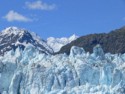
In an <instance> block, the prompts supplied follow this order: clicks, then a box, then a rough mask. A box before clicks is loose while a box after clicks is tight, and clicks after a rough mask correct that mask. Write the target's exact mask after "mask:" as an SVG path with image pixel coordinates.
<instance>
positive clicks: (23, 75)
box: [0, 45, 125, 94]
mask: <svg viewBox="0 0 125 94" xmlns="http://www.w3.org/2000/svg"><path fill="white" fill-rule="evenodd" d="M0 61H1V62H0V93H1V94H124V93H125V63H124V62H125V54H110V53H106V54H104V52H103V50H102V48H101V47H100V46H99V45H97V46H96V47H94V50H93V53H92V54H90V53H88V52H85V51H84V49H83V48H79V47H76V46H73V47H72V48H71V51H70V55H69V56H68V55H66V54H58V55H55V56H54V55H50V54H49V55H47V54H44V53H42V54H41V53H39V51H38V50H37V49H35V47H34V46H31V45H29V46H27V47H26V48H25V49H24V50H23V51H22V50H21V49H20V48H17V49H16V50H15V51H14V50H11V51H9V52H7V53H6V54H5V55H4V56H0Z"/></svg>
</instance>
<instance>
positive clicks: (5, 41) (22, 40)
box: [0, 27, 53, 55]
mask: <svg viewBox="0 0 125 94" xmlns="http://www.w3.org/2000/svg"><path fill="white" fill-rule="evenodd" d="M0 44H1V45H0V55H1V54H4V53H5V52H6V51H9V50H12V49H14V50H15V49H16V48H18V47H19V48H21V49H23V50H24V48H25V47H27V44H31V45H33V46H34V47H35V48H36V49H38V50H39V51H40V52H42V53H46V54H48V53H53V50H52V49H51V48H50V47H49V46H48V45H47V43H46V42H45V41H44V40H42V39H41V38H40V37H39V36H36V34H33V33H32V32H28V30H25V29H21V28H18V27H8V28H6V29H4V30H3V31H2V32H1V33H0Z"/></svg>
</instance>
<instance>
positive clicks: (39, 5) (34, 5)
mask: <svg viewBox="0 0 125 94" xmlns="http://www.w3.org/2000/svg"><path fill="white" fill-rule="evenodd" d="M25 4H26V7H27V8H29V9H33V10H53V9H55V7H56V5H55V4H50V5H49V4H47V3H44V2H42V1H35V2H26V3H25Z"/></svg>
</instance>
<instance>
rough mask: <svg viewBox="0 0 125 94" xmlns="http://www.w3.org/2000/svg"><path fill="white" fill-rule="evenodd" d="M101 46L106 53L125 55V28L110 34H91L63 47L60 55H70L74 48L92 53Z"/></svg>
mask: <svg viewBox="0 0 125 94" xmlns="http://www.w3.org/2000/svg"><path fill="white" fill-rule="evenodd" d="M97 44H100V45H101V46H102V48H103V50H104V52H110V53H113V54H115V53H125V27H122V28H120V29H116V30H114V31H112V32H110V33H103V34H90V35H87V36H82V37H79V38H78V39H76V40H74V41H72V42H71V43H69V44H67V45H65V46H63V47H62V48H61V50H60V51H59V52H58V53H67V54H69V53H70V49H71V47H72V46H78V47H83V48H84V49H85V50H86V51H89V52H92V49H93V47H94V46H96V45H97Z"/></svg>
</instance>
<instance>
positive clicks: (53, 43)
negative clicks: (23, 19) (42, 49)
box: [47, 34, 78, 52]
mask: <svg viewBox="0 0 125 94" xmlns="http://www.w3.org/2000/svg"><path fill="white" fill-rule="evenodd" d="M77 38H78V36H76V35H75V34H73V35H72V36H70V37H69V38H66V37H62V38H54V37H49V38H47V44H48V45H49V46H50V47H51V48H52V49H53V50H54V52H58V51H59V50H60V49H61V47H63V46H64V45H66V44H68V43H70V42H72V41H73V40H76V39H77Z"/></svg>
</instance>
